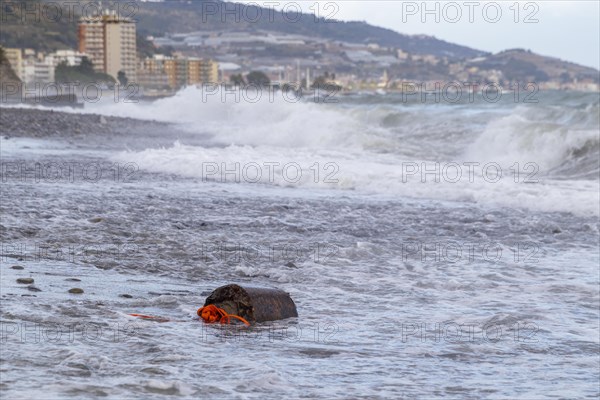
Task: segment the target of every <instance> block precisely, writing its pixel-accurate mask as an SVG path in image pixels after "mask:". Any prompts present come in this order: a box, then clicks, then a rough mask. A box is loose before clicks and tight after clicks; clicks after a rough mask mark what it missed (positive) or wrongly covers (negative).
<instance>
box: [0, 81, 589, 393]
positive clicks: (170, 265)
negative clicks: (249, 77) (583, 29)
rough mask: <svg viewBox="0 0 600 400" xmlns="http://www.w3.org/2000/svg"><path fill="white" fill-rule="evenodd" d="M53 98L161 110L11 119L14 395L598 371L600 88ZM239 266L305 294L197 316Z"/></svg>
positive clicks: (6, 197)
mask: <svg viewBox="0 0 600 400" xmlns="http://www.w3.org/2000/svg"><path fill="white" fill-rule="evenodd" d="M29 107H32V106H29ZM37 108H41V109H44V107H37ZM57 111H62V112H68V113H73V114H80V113H85V114H97V115H100V116H101V117H99V118H101V119H106V118H110V117H127V118H133V119H138V120H145V121H156V122H157V126H160V129H158V130H157V131H153V132H151V133H150V132H149V133H148V135H145V134H144V133H143V132H142V133H140V132H131V133H128V132H120V133H118V134H115V133H114V132H113V133H111V132H107V133H106V136H105V137H102V136H100V137H96V138H93V139H90V138H89V136H86V135H83V136H81V135H79V136H78V135H75V134H74V135H72V136H70V137H58V138H57V137H54V138H53V137H47V138H18V137H12V138H5V137H3V138H2V141H1V156H2V164H3V171H2V172H3V175H2V177H3V178H2V193H1V199H2V201H1V203H2V205H1V209H2V221H1V224H0V225H1V226H0V229H1V233H2V268H1V273H2V279H1V292H0V294H1V305H0V325H1V329H0V334H1V337H0V341H1V349H2V350H1V355H0V359H1V364H0V376H1V379H0V394H2V397H3V398H6V399H9V398H10V399H54V398H86V399H89V398H114V399H133V398H139V399H154V398H156V399H158V398H165V397H173V398H214V399H224V398H235V399H245V398H257V399H258V398H260V399H266V398H272V399H280V398H293V399H299V398H328V399H330V398H331V399H334V398H344V399H346V398H354V399H359V398H360V399H377V398H406V399H415V398H423V399H430V398H460V399H552V398H556V399H564V398H593V399H597V398H598V397H599V396H600V389H599V386H598V382H599V379H600V372H599V371H600V369H599V368H600V339H599V338H600V329H599V328H600V326H599V321H600V311H599V308H600V296H599V288H600V265H599V264H600V253H599V239H600V233H599V219H598V218H599V215H600V177H599V174H600V158H599V157H600V150H599V149H600V144H599V138H600V100H599V95H598V93H581V92H570V91H539V92H535V93H534V94H533V95H532V94H531V93H530V94H529V95H527V96H524V95H523V94H519V93H515V92H512V91H508V92H499V96H498V95H496V96H495V97H494V96H486V95H481V93H475V94H471V93H467V92H463V94H462V96H460V98H458V99H457V98H456V96H454V97H452V98H449V97H448V96H438V97H435V96H433V95H431V94H424V95H423V96H421V95H419V94H417V95H408V94H406V93H404V94H402V93H383V92H381V93H355V94H336V95H325V96H324V95H323V94H322V93H308V94H307V93H304V94H302V95H300V94H297V93H296V94H294V93H282V92H270V91H265V92H262V91H257V90H255V89H254V90H253V91H243V90H240V91H231V90H222V91H215V90H209V89H208V88H197V87H189V88H185V89H183V90H182V91H180V92H178V93H177V94H176V95H175V96H173V97H168V98H163V99H158V100H155V101H131V99H128V100H127V101H126V99H123V98H120V99H119V100H118V101H115V97H109V96H107V97H106V98H102V99H100V101H97V102H88V103H86V104H85V108H83V109H69V108H66V109H65V108H61V109H60V110H58V109H57ZM159 123H160V124H159ZM42 129H43V127H42ZM65 129H66V130H68V129H70V128H69V127H68V126H67V127H65ZM7 134H9V132H2V135H3V136H6V135H7ZM15 168H23V169H24V170H25V171H26V173H25V174H23V173H22V170H20V169H15ZM15 171H20V172H18V173H17V175H15ZM13 267H21V268H13ZM19 278H33V279H34V282H33V283H31V284H20V283H17V281H16V280H17V279H19ZM229 283H237V284H240V285H242V286H243V285H251V286H261V287H271V288H278V289H282V290H285V291H286V292H288V293H289V294H290V296H291V297H292V299H293V300H294V302H295V304H296V306H297V309H298V314H299V316H298V318H291V319H287V320H282V321H273V322H267V323H260V324H255V325H253V326H251V327H250V328H246V327H244V326H243V325H207V324H205V323H203V322H202V321H199V319H198V316H197V315H196V311H197V309H198V308H199V307H201V306H202V305H203V304H204V300H205V298H206V297H207V296H208V295H209V294H210V293H211V291H212V290H214V289H215V288H217V287H219V286H222V285H225V284H229ZM72 288H80V289H82V290H83V293H82V294H73V293H68V290H69V289H72ZM131 313H139V314H145V315H151V316H159V317H161V318H164V319H168V320H169V321H168V322H157V321H155V320H143V319H139V318H136V317H133V316H130V315H129V314H131Z"/></svg>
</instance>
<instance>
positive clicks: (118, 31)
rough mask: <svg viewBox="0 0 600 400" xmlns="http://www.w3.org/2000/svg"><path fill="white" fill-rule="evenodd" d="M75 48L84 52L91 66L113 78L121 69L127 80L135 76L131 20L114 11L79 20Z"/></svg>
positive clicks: (131, 80) (134, 38)
mask: <svg viewBox="0 0 600 400" xmlns="http://www.w3.org/2000/svg"><path fill="white" fill-rule="evenodd" d="M79 51H80V52H82V53H86V54H87V55H88V57H89V58H90V60H91V61H92V63H93V64H94V69H95V70H96V71H98V72H104V73H106V74H109V75H111V76H112V77H113V78H115V79H117V75H118V73H119V71H123V72H125V74H126V76H127V78H128V79H129V81H130V82H133V81H135V80H136V69H137V59H136V57H137V55H136V52H137V48H136V27H135V22H134V21H133V20H131V19H129V18H123V17H120V16H118V15H117V14H116V13H114V12H113V13H107V14H104V15H102V16H98V17H89V18H82V19H81V20H80V21H79Z"/></svg>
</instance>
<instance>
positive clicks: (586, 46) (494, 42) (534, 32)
mask: <svg viewBox="0 0 600 400" xmlns="http://www.w3.org/2000/svg"><path fill="white" fill-rule="evenodd" d="M277 1H278V2H279V3H281V4H282V5H283V4H286V3H288V4H289V3H293V2H292V1H287V0H272V2H277ZM236 2H241V3H258V4H263V3H264V1H260V0H254V1H253V0H237V1H236ZM295 3H296V4H299V5H300V6H301V7H302V9H303V11H304V12H307V13H310V12H312V13H314V12H315V10H316V9H317V8H318V9H319V12H320V15H321V16H323V17H325V16H328V15H333V17H334V18H335V19H340V20H344V21H366V22H368V23H370V24H372V25H377V26H382V27H386V28H391V29H393V30H395V31H398V32H400V33H407V34H427V35H432V36H435V37H437V38H438V39H443V40H446V41H448V42H452V43H457V44H462V45H466V46H469V47H473V48H476V49H480V50H485V51H491V52H498V51H501V50H505V49H510V48H516V47H519V48H525V49H530V50H532V51H534V52H536V53H539V54H543V55H547V56H553V57H558V58H561V59H563V60H567V61H572V62H576V63H578V64H582V65H586V66H591V67H595V68H599V67H600V50H599V49H600V5H599V4H600V1H598V0H581V1H555V0H544V1H535V2H532V1H519V2H518V3H517V2H516V1H514V0H508V1H506V0H505V1H496V2H490V1H472V0H464V1H461V0H459V1H454V2H447V1H440V2H438V1H426V2H423V1H401V0H387V1H372V0H341V1H330V0H319V1H317V0H295ZM470 3H472V4H473V5H472V6H470V5H469V4H470ZM515 3H516V4H517V7H515ZM423 4H425V6H426V8H427V10H430V11H433V12H432V13H431V14H426V13H425V11H427V10H425V7H423ZM316 5H318V6H316ZM270 7H271V8H272V7H273V6H272V5H271V6H270ZM436 7H437V10H438V11H437V12H436V11H435V10H436ZM278 8H279V9H280V8H281V6H279V7H278ZM517 8H518V10H519V11H518V13H517V12H516V10H517ZM288 10H289V14H288V15H290V16H293V14H292V11H293V6H291V5H288ZM484 10H485V11H484ZM498 10H499V11H500V14H497V11H498ZM436 17H437V18H439V22H436ZM423 19H425V21H424V22H423ZM515 19H517V21H518V22H515ZM452 21H457V22H454V23H453V22H452ZM471 21H472V22H471ZM494 21H497V22H494ZM525 21H528V23H526V22H525Z"/></svg>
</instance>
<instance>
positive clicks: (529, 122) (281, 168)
mask: <svg viewBox="0 0 600 400" xmlns="http://www.w3.org/2000/svg"><path fill="white" fill-rule="evenodd" d="M229 100H230V101H226V102H222V101H221V98H219V97H215V98H211V97H208V98H205V97H203V93H202V91H201V90H199V89H196V88H188V89H185V90H183V91H182V92H180V93H179V94H178V95H177V96H175V97H173V98H168V99H163V100H159V101H156V102H154V103H152V104H131V105H128V107H122V105H120V106H119V105H107V104H104V105H101V106H100V107H99V108H98V110H99V111H102V112H104V113H109V114H111V115H121V116H129V117H135V118H142V119H157V120H161V121H167V122H174V123H179V124H181V125H182V126H183V127H184V128H185V129H186V130H188V131H190V132H192V133H195V132H197V133H202V134H205V135H206V134H208V135H210V136H211V137H212V139H211V143H210V145H209V144H207V146H191V145H186V144H182V143H180V142H175V143H174V144H173V146H172V147H167V148H159V149H156V148H149V149H146V150H143V151H139V152H124V153H120V154H118V155H117V156H115V159H117V160H120V161H127V162H135V163H137V164H138V165H139V166H140V168H142V169H144V170H148V171H152V172H158V173H171V174H177V175H182V176H186V177H192V178H201V179H205V180H211V181H217V182H223V183H242V184H244V183H246V184H249V183H252V184H256V183H258V184H267V185H277V186H284V187H295V188H310V189H313V188H326V189H333V190H342V191H347V190H354V191H356V192H360V193H369V194H373V193H375V194H381V195H392V196H407V197H416V198H430V199H443V200H455V201H468V202H475V203H481V204H490V205H494V206H506V207H517V208H526V209H532V210H541V211H568V212H573V213H576V214H584V215H586V214H591V215H598V213H599V210H598V201H599V195H598V191H599V185H598V181H597V180H590V179H587V180H569V179H564V177H563V178H562V179H556V178H557V177H555V176H553V175H552V174H549V172H550V171H551V170H552V169H553V168H557V167H560V166H561V165H563V164H565V163H571V164H573V165H572V166H571V167H569V168H571V169H574V170H578V168H579V169H581V168H583V167H582V166H581V165H579V161H578V160H577V159H575V160H574V158H577V157H587V158H588V162H587V164H586V165H587V167H586V168H588V169H589V168H592V170H591V172H592V173H593V172H594V168H595V169H597V165H596V163H593V162H592V163H591V164H590V162H589V158H590V157H593V156H594V155H596V153H597V151H598V131H597V130H594V127H595V126H596V125H597V124H598V120H597V117H594V116H593V115H594V112H595V110H597V108H598V106H597V105H590V106H589V107H587V109H585V108H584V109H562V108H560V107H553V108H549V109H548V108H546V109H543V108H540V107H539V106H536V105H533V106H529V107H525V106H519V107H512V108H511V107H506V108H504V109H503V108H502V107H501V106H498V110H496V111H498V112H497V113H493V114H492V115H493V116H492V117H490V116H489V115H488V114H486V115H484V118H486V119H485V120H484V123H482V122H481V119H480V120H477V115H476V114H475V113H473V112H472V108H476V107H477V106H476V105H474V106H473V107H471V108H464V107H463V108H456V109H452V108H451V107H450V106H447V107H446V108H444V107H443V106H442V107H440V106H431V107H429V108H428V107H427V106H419V107H407V106H405V105H402V104H401V105H397V104H393V103H390V104H385V105H372V104H360V103H359V104H352V105H323V104H314V103H307V102H299V103H290V102H286V101H283V99H282V98H281V97H277V96H275V98H274V99H269V98H268V97H267V96H263V98H262V99H261V101H259V102H256V103H248V102H244V101H241V102H235V101H234V99H233V97H232V98H231V99H229ZM486 106H487V107H488V108H489V105H486ZM460 110H465V111H464V112H465V115H464V118H465V119H467V118H468V119H470V120H471V121H469V120H467V121H466V122H464V123H463V125H460V126H459V127H458V128H457V127H456V126H451V125H448V121H449V118H451V117H452V116H453V114H456V113H457V112H459V113H460V112H461V111H460ZM468 110H471V111H469V112H467V111H468ZM452 121H453V123H454V125H456V124H458V123H459V122H456V121H455V120H452ZM423 125H425V126H428V127H429V128H428V130H427V131H426V132H424V131H423V129H422V126H423ZM453 130H454V131H456V132H458V133H456V132H454V131H453ZM450 131H452V134H449V133H448V132H450ZM461 135H462V136H461ZM464 143H469V145H468V146H464ZM407 149H419V151H416V150H415V151H414V152H412V151H407ZM428 149H431V151H430V153H431V156H427V154H428V152H427V150H428ZM411 152H412V153H413V154H412V156H411ZM586 152H587V153H586ZM579 153H583V156H581V154H579ZM588 153H589V154H588ZM436 154H445V157H446V158H447V159H444V160H440V159H439V158H436V156H435V155H436ZM586 154H587V155H586ZM596 157H597V155H596ZM424 162H425V163H426V164H423V163H424ZM468 162H478V163H479V165H477V166H475V167H469V165H465V163H468ZM455 163H456V164H458V165H459V166H460V171H457V170H456V169H455V167H456V164H455ZM486 163H495V164H494V165H495V166H499V167H500V168H501V169H502V171H501V173H502V177H501V178H498V179H496V173H497V172H496V171H495V168H491V169H485V168H484V167H485V166H486ZM515 163H518V165H516V164H515ZM528 163H531V164H528ZM265 164H270V165H272V168H273V169H272V170H269V167H267V166H265ZM583 164H585V163H583ZM583 164H582V165H583ZM257 165H258V166H261V168H260V169H261V171H258V168H257ZM286 166H288V167H290V166H293V168H292V169H286ZM415 166H416V168H418V170H417V172H416V173H415V172H414V170H413V169H414V168H415ZM245 167H247V169H246V170H244V168H245ZM298 167H299V168H301V170H300V176H299V175H298ZM436 167H437V168H438V169H437V170H435V168H436ZM236 168H237V170H236ZM445 168H447V169H445ZM470 168H472V169H470ZM517 168H518V169H517ZM426 169H427V170H428V171H436V172H433V173H426V171H425V170H426ZM236 171H237V172H236ZM517 171H519V172H518V173H517ZM227 172H229V173H227ZM562 172H564V171H562ZM457 173H459V174H460V178H459V179H456V178H455V177H456V176H457V175H456V174H457ZM587 173H588V174H589V173H590V171H587Z"/></svg>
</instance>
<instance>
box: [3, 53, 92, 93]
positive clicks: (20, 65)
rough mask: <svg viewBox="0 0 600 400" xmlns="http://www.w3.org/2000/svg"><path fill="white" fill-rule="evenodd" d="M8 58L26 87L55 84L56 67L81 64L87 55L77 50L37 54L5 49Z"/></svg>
mask: <svg viewBox="0 0 600 400" xmlns="http://www.w3.org/2000/svg"><path fill="white" fill-rule="evenodd" d="M4 51H5V53H6V58H7V59H8V61H9V62H10V65H11V67H12V69H13V71H15V73H16V74H17V76H18V77H19V79H20V80H21V82H23V83H25V84H26V85H28V86H29V85H31V86H32V85H34V84H35V83H48V82H54V81H55V79H54V73H55V71H56V67H57V66H58V65H59V64H61V63H63V62H65V63H66V64H67V65H69V66H76V65H79V64H81V60H82V58H83V57H85V54H83V53H80V52H78V51H76V50H57V51H55V52H54V53H48V54H46V53H43V52H36V51H35V50H33V49H13V48H6V49H4Z"/></svg>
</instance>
